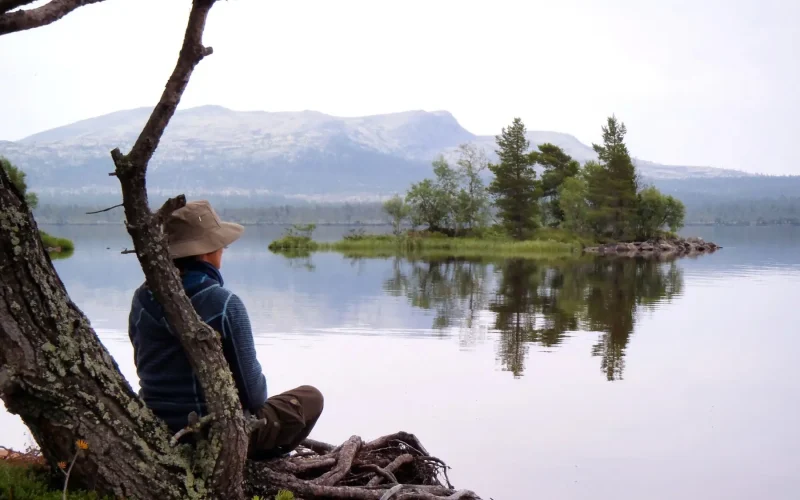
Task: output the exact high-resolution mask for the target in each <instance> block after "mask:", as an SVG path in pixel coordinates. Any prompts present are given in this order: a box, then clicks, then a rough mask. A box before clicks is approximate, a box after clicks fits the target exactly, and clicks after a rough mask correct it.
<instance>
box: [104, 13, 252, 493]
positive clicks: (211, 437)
mask: <svg viewBox="0 0 800 500" xmlns="http://www.w3.org/2000/svg"><path fill="white" fill-rule="evenodd" d="M214 3H215V0H193V2H192V9H191V12H190V13H189V19H188V22H187V25H186V31H185V35H184V40H183V45H182V47H181V50H180V54H179V56H178V60H177V62H176V63H175V68H174V69H173V71H172V74H171V76H170V77H169V80H168V81H167V84H166V86H165V87H164V92H163V93H162V94H161V99H160V100H159V102H158V103H157V104H156V106H155V108H153V111H152V113H151V114H150V118H149V119H148V120H147V123H146V124H145V126H144V128H143V129H142V131H141V133H140V134H139V137H138V138H137V140H136V143H135V144H134V145H133V148H131V151H130V152H129V153H128V154H127V155H123V154H122V152H120V150H119V148H116V149H114V150H113V151H111V158H112V160H113V161H114V166H115V171H116V174H117V178H118V179H119V181H120V186H121V188H122V200H123V205H124V207H125V218H126V220H127V229H128V233H129V234H130V235H131V239H132V240H133V244H134V250H135V251H136V256H137V258H138V259H139V263H140V264H141V266H142V271H143V272H144V276H145V278H146V282H147V286H148V287H149V289H150V291H152V293H153V296H154V297H155V299H156V300H157V301H158V303H159V304H160V305H161V306H162V307H163V310H164V316H165V318H166V320H167V321H168V322H169V324H170V325H171V326H172V328H173V330H174V331H175V333H176V336H177V337H178V339H179V340H180V342H181V346H182V347H183V350H184V352H185V353H186V355H187V357H188V359H189V362H190V364H191V366H192V370H193V371H194V373H195V374H196V375H197V379H198V381H199V383H200V387H201V388H202V390H203V395H204V399H205V401H206V404H207V405H208V413H210V414H213V415H214V416H215V418H214V420H213V422H211V424H210V426H209V427H210V428H209V432H208V445H209V448H208V450H207V453H208V455H207V459H203V460H201V461H199V462H198V464H197V466H198V468H199V470H198V471H197V472H198V474H197V476H198V477H199V478H202V479H204V480H206V481H207V484H206V485H207V487H208V489H209V491H210V492H211V495H210V496H212V497H214V498H230V499H239V498H243V495H244V493H243V490H242V484H243V470H244V464H245V460H246V455H247V449H248V434H247V430H248V429H247V422H246V420H245V417H244V412H243V411H242V405H241V402H240V400H239V394H238V391H237V390H236V385H235V383H234V380H233V375H232V374H231V371H230V367H229V366H228V363H227V361H226V359H225V356H224V355H223V352H222V345H221V342H220V337H219V334H218V333H217V332H216V331H215V330H213V329H212V328H211V327H210V326H209V325H208V324H206V323H204V322H203V321H202V320H201V319H200V317H199V316H198V315H197V312H196V311H195V309H194V307H193V306H192V303H191V302H190V301H189V298H188V297H187V296H186V293H185V291H184V289H183V286H182V284H181V280H180V279H179V276H178V271H177V268H175V266H173V265H172V261H171V258H170V255H169V252H168V250H167V248H168V242H167V240H166V237H165V235H164V233H163V230H162V227H161V222H162V220H163V218H164V217H165V216H166V214H167V213H169V212H171V211H172V210H174V209H175V208H178V207H179V206H182V204H185V203H186V200H185V197H183V196H178V197H176V198H173V199H171V200H168V201H167V203H165V204H164V207H162V209H161V210H159V211H158V212H157V213H155V214H153V213H152V212H151V211H150V207H149V203H148V199H147V186H146V182H145V178H146V174H147V164H148V162H149V161H150V159H151V158H152V156H153V152H154V151H155V149H156V147H157V146H158V143H159V141H160V140H161V136H162V134H163V133H164V130H165V129H166V127H167V125H168V124H169V120H170V119H171V118H172V116H173V115H174V114H175V110H176V108H177V106H178V103H179V102H180V100H181V96H182V95H183V91H184V90H185V89H186V86H187V84H188V83H189V78H190V77H191V74H192V71H193V70H194V68H195V66H196V65H197V64H198V63H199V62H200V61H201V60H202V59H203V57H205V56H207V55H209V54H210V53H211V49H207V48H205V47H204V46H203V44H202V36H203V29H204V28H205V23H206V18H207V16H208V13H209V10H210V9H211V7H212V6H213V5H214Z"/></svg>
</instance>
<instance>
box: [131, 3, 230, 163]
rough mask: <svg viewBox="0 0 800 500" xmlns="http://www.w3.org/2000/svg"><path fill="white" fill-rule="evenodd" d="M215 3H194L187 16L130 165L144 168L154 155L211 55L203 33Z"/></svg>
mask: <svg viewBox="0 0 800 500" xmlns="http://www.w3.org/2000/svg"><path fill="white" fill-rule="evenodd" d="M214 2H215V0H194V2H192V11H191V13H190V14H189V23H188V25H187V26H186V33H185V35H184V39H183V47H181V52H180V55H179V56H178V63H177V64H176V65H175V70H174V71H173V72H172V76H170V78H169V80H168V81H167V85H166V87H165V88H164V92H163V93H162V94H161V100H160V101H159V102H158V104H157V105H156V107H155V109H153V112H152V113H151V114H150V118H149V119H148V120H147V123H146V124H145V126H144V128H143V129H142V133H141V134H139V138H138V139H136V143H135V144H134V145H133V148H132V149H131V151H130V153H128V155H127V158H128V160H129V161H130V164H131V165H134V166H141V165H144V166H145V167H146V166H147V162H149V161H150V158H151V157H152V156H153V152H154V151H155V150H156V148H157V147H158V143H159V141H160V140H161V136H162V134H163V133H164V129H166V128H167V125H168V124H169V120H170V119H171V118H172V115H173V114H175V109H176V108H177V107H178V103H179V102H180V99H181V96H182V95H183V91H184V90H185V89H186V85H188V83H189V78H190V77H191V76H192V71H194V68H195V66H197V64H198V63H200V61H202V60H203V58H204V57H205V56H208V55H211V53H212V52H213V49H212V48H211V47H204V46H203V30H204V29H205V25H206V18H207V16H208V11H209V10H210V9H211V7H212V6H213V5H214ZM119 170H120V166H119V165H117V175H118V176H119V175H120V173H121V172H120V171H119Z"/></svg>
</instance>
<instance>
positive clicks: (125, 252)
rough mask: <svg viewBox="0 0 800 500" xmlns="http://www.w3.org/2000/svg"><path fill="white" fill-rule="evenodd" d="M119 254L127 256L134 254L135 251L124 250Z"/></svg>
mask: <svg viewBox="0 0 800 500" xmlns="http://www.w3.org/2000/svg"><path fill="white" fill-rule="evenodd" d="M120 253H121V254H122V255H128V254H132V253H136V250H129V249H127V248H126V249H124V250H123V251H121V252H120Z"/></svg>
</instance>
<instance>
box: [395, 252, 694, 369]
mask: <svg viewBox="0 0 800 500" xmlns="http://www.w3.org/2000/svg"><path fill="white" fill-rule="evenodd" d="M392 269H393V273H392V277H391V278H389V279H388V280H387V281H386V282H385V284H384V288H385V290H386V291H387V293H389V294H391V295H394V296H405V297H407V298H408V300H409V301H410V303H411V304H412V305H414V306H415V307H419V308H422V309H427V310H432V311H434V312H435V315H434V324H433V326H434V328H437V329H444V328H454V327H455V328H460V329H462V331H466V332H467V333H468V334H473V333H474V330H475V328H477V323H476V319H477V318H479V317H480V316H481V315H482V314H485V313H486V312H487V311H488V312H490V313H492V314H491V315H492V316H493V320H492V321H493V325H492V326H493V329H494V330H496V331H497V332H498V333H499V339H498V345H497V356H498V361H499V363H500V364H501V365H502V366H503V369H504V370H507V371H510V372H512V373H513V374H514V376H516V377H518V376H521V375H522V374H523V372H524V371H525V361H526V358H527V354H528V349H529V348H530V346H532V345H541V346H545V347H553V346H557V345H559V344H561V343H562V342H564V339H565V338H566V337H567V336H568V335H570V334H572V333H574V332H580V331H590V332H599V333H600V336H599V339H598V341H597V343H596V344H595V345H594V346H593V348H592V355H593V356H597V357H599V358H600V359H601V362H600V366H601V368H602V371H603V373H605V376H606V378H607V379H608V380H619V379H621V378H622V375H623V371H624V368H625V348H626V347H627V345H628V341H629V340H630V336H631V334H632V333H633V330H634V326H635V323H636V319H637V311H640V310H641V309H643V308H645V309H647V308H651V307H653V306H654V305H655V304H657V303H659V302H661V301H665V300H671V299H672V298H673V297H676V296H678V295H680V293H681V290H682V285H683V276H682V274H681V270H680V268H679V267H678V266H677V265H676V264H675V262H659V261H657V260H645V259H593V260H581V261H567V262H555V263H553V262H549V263H548V262H539V261H533V260H525V259H508V260H499V261H487V260H474V259H456V258H446V259H426V260H406V259H399V258H398V259H396V260H395V261H394V263H393V268H392Z"/></svg>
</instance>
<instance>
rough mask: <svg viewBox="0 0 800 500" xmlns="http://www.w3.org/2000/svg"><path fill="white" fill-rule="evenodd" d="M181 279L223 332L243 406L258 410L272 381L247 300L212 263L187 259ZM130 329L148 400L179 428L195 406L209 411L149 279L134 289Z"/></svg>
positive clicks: (206, 316)
mask: <svg viewBox="0 0 800 500" xmlns="http://www.w3.org/2000/svg"><path fill="white" fill-rule="evenodd" d="M182 279H183V285H184V290H185V291H186V294H187V295H188V296H189V298H190V299H191V301H192V305H193V306H194V309H195V311H196V312H197V314H198V315H199V316H200V319H202V320H203V321H204V322H205V323H208V324H209V325H210V326H211V327H212V328H214V329H215V330H216V331H218V332H220V333H221V335H222V346H223V352H224V354H225V358H226V359H227V360H228V363H229V365H230V366H231V371H232V373H233V377H234V380H235V382H236V386H237V389H238V390H239V396H240V400H241V402H242V407H243V408H245V409H247V410H248V411H250V412H255V411H256V410H257V409H258V408H259V407H260V406H261V405H263V404H264V402H265V401H266V400H267V382H266V378H265V377H264V375H263V374H262V372H261V365H260V364H259V363H258V360H257V359H256V355H255V349H254V347H253V345H252V341H251V338H252V337H251V335H250V327H249V322H248V321H247V312H246V311H245V308H244V304H243V303H242V301H241V300H240V299H239V297H237V296H236V295H234V294H233V293H232V292H231V291H229V290H227V289H225V288H223V286H222V285H223V283H222V282H221V281H222V277H221V275H220V274H219V271H218V270H217V269H216V268H214V267H213V266H212V265H211V264H208V263H206V262H192V263H188V264H186V267H185V268H184V269H183V273H182ZM129 335H130V338H131V342H132V344H133V347H134V359H135V363H136V366H137V371H138V375H139V379H140V381H139V385H140V387H141V391H140V395H141V397H142V399H144V401H145V403H146V404H147V406H148V407H150V408H151V409H152V410H153V412H154V413H155V414H156V415H157V416H159V417H160V418H162V419H163V420H165V421H166V422H167V425H169V427H170V428H171V429H172V430H173V431H174V432H177V431H178V430H180V429H182V428H183V427H185V426H186V425H187V417H188V415H189V413H191V412H192V411H194V412H196V413H197V414H198V416H203V415H205V414H206V405H205V399H204V396H203V392H202V389H201V388H200V385H199V383H198V382H197V378H196V377H195V375H194V372H193V370H192V367H191V365H190V364H189V359H188V358H187V356H186V354H185V353H184V351H183V347H182V346H181V343H180V340H178V337H177V336H175V335H174V334H173V332H172V331H171V330H170V328H169V325H168V324H167V321H166V319H165V318H164V312H163V309H162V307H161V305H160V304H159V303H158V302H157V301H156V300H155V297H153V294H152V293H151V292H150V290H149V289H148V287H147V285H146V284H143V285H142V286H141V287H139V289H138V290H137V291H136V293H135V294H134V299H133V304H132V307H131V314H130V325H129Z"/></svg>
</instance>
